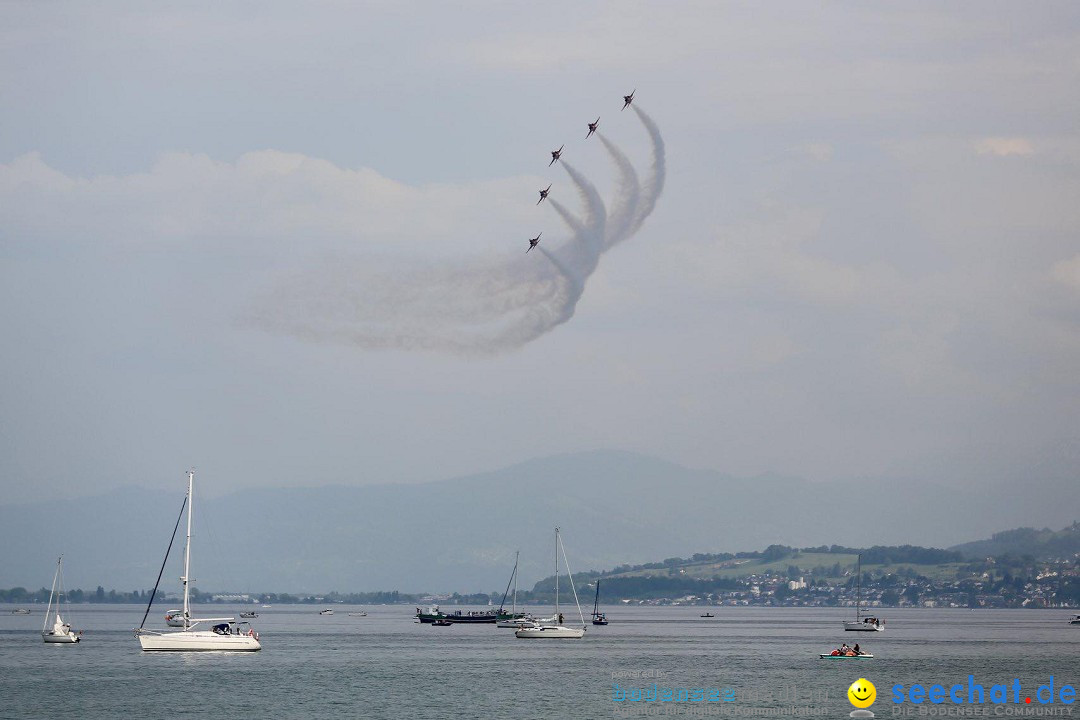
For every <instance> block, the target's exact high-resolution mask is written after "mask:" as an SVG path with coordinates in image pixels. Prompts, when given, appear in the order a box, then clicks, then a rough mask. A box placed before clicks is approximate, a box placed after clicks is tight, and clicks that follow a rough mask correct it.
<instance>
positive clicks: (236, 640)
mask: <svg viewBox="0 0 1080 720" xmlns="http://www.w3.org/2000/svg"><path fill="white" fill-rule="evenodd" d="M139 644H140V645H142V649H143V650H145V651H147V652H149V651H160V652H213V651H219V652H256V651H257V650H262V645H261V644H260V643H259V641H258V639H256V638H255V637H254V636H253V635H219V634H218V633H215V632H213V631H209V630H201V631H191V630H187V631H180V632H171V633H146V632H144V633H140V634H139Z"/></svg>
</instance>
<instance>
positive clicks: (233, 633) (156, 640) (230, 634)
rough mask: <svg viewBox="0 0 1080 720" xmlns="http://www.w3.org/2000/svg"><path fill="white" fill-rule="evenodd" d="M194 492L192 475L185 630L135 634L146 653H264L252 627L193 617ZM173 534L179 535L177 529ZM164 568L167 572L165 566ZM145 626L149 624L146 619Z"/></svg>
mask: <svg viewBox="0 0 1080 720" xmlns="http://www.w3.org/2000/svg"><path fill="white" fill-rule="evenodd" d="M194 488H195V473H194V471H189V472H188V489H187V499H186V500H185V505H186V506H187V542H186V543H185V545H184V575H183V577H181V578H180V581H181V582H182V583H183V585H184V610H183V629H181V630H178V631H171V632H170V631H164V632H162V631H158V630H148V629H146V628H144V627H140V628H139V629H138V630H136V631H135V637H137V638H139V644H140V645H141V646H142V649H143V650H146V651H151V650H160V651H180V652H186V651H207V650H224V651H229V652H254V651H256V650H261V649H262V644H261V643H260V642H259V636H258V634H257V633H256V632H255V630H254V629H252V628H250V627H247V628H245V626H246V625H247V623H237V622H235V619H234V618H231V617H228V618H193V617H191V601H190V592H189V585H190V579H191V505H192V497H193V495H192V493H193V491H194ZM177 524H179V519H177ZM173 532H174V534H175V528H174V530H173ZM169 545H170V547H171V546H172V543H171V542H170V543H169ZM165 557H166V559H168V553H166V555H165ZM162 567H163V568H164V566H162ZM160 581H161V575H160V574H159V575H158V582H160ZM154 592H155V593H156V592H157V586H156V585H155V586H154ZM150 602H151V603H153V602H154V599H153V594H151V596H150ZM146 611H147V614H149V612H150V608H149V607H147V610H146ZM143 622H144V623H145V622H146V616H143ZM202 623H210V624H212V627H211V628H210V629H209V630H196V629H195V628H196V626H198V625H200V624H202Z"/></svg>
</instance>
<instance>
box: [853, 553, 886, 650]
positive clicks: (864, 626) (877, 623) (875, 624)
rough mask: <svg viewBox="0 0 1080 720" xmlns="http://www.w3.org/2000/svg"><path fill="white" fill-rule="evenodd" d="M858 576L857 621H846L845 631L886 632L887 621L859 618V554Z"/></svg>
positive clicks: (860, 559)
mask: <svg viewBox="0 0 1080 720" xmlns="http://www.w3.org/2000/svg"><path fill="white" fill-rule="evenodd" d="M855 574H856V575H858V590H856V595H855V621H854V622H852V621H851V620H845V621H844V629H845V630H848V631H850V632H885V621H884V620H879V619H878V618H876V617H864V618H861V617H859V609H860V607H861V605H862V553H859V558H858V566H857V569H856V570H855Z"/></svg>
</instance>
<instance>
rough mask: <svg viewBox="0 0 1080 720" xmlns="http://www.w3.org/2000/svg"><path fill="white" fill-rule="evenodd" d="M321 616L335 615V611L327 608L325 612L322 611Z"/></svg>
mask: <svg viewBox="0 0 1080 720" xmlns="http://www.w3.org/2000/svg"><path fill="white" fill-rule="evenodd" d="M319 614H320V615H333V614H334V611H333V610H331V609H330V608H326V609H325V610H320V611H319Z"/></svg>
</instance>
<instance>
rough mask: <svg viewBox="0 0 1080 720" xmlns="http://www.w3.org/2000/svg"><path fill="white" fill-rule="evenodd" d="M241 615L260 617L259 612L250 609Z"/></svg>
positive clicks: (244, 616)
mask: <svg viewBox="0 0 1080 720" xmlns="http://www.w3.org/2000/svg"><path fill="white" fill-rule="evenodd" d="M240 617H242V618H257V617H259V613H257V612H255V611H254V610H249V611H247V612H242V613H240Z"/></svg>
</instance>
